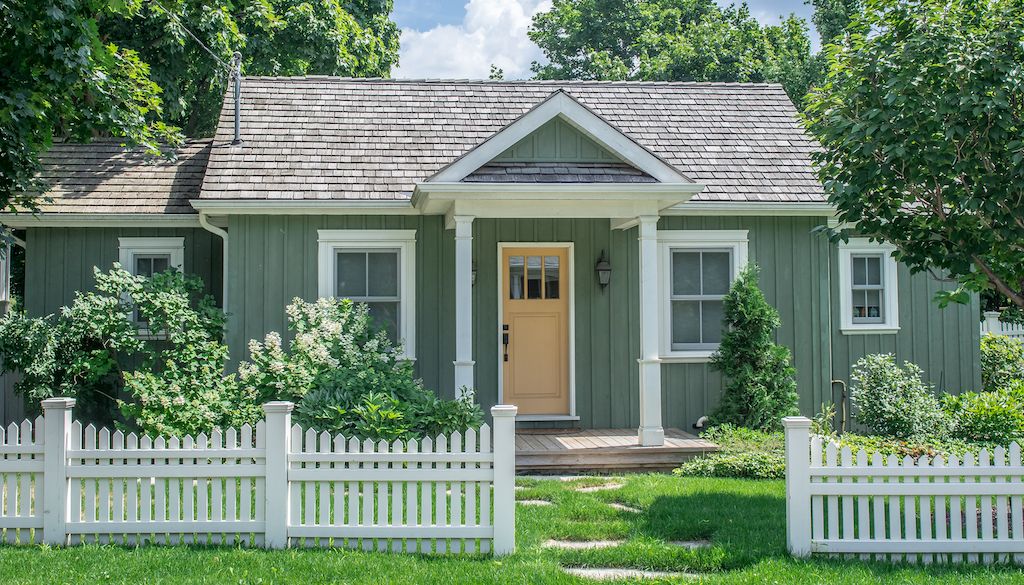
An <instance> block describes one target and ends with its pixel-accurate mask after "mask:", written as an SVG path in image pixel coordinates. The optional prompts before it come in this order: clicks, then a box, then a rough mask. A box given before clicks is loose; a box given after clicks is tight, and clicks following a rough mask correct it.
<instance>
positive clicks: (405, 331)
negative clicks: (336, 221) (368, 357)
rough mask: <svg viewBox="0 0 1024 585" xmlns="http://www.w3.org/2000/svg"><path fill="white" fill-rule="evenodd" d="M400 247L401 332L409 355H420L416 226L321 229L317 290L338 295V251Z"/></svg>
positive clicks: (412, 357)
mask: <svg viewBox="0 0 1024 585" xmlns="http://www.w3.org/2000/svg"><path fill="white" fill-rule="evenodd" d="M340 249H349V250H367V249H387V250H397V251H398V253H399V254H398V262H399V266H398V290H399V299H400V300H399V336H400V337H401V340H402V348H403V351H404V357H405V358H406V359H410V360H413V359H416V230H317V294H318V295H319V296H320V297H332V296H334V292H335V291H334V283H335V281H336V278H335V270H336V263H335V262H334V254H335V251H337V250H340Z"/></svg>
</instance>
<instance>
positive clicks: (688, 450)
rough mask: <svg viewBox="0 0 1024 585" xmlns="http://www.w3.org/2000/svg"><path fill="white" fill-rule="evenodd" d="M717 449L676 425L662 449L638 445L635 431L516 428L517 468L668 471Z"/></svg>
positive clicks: (669, 432) (551, 470) (523, 469)
mask: <svg viewBox="0 0 1024 585" xmlns="http://www.w3.org/2000/svg"><path fill="white" fill-rule="evenodd" d="M717 449H718V447H717V446H716V445H715V444H714V443H710V442H708V441H705V440H703V439H701V438H699V437H695V436H693V435H691V434H689V433H685V432H683V431H681V430H679V429H665V445H664V446H662V447H641V446H640V445H638V444H637V436H636V429H587V430H579V429H518V430H516V470H517V471H519V472H524V471H529V472H542V473H562V472H580V471H627V470H631V471H668V470H671V469H672V468H674V467H677V466H678V465H679V464H680V463H682V462H683V461H686V460H687V459H690V458H693V457H695V456H697V455H701V454H704V453H710V452H712V451H715V450H717Z"/></svg>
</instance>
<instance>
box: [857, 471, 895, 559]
mask: <svg viewBox="0 0 1024 585" xmlns="http://www.w3.org/2000/svg"><path fill="white" fill-rule="evenodd" d="M861 452H862V453H863V451H861ZM858 465H859V464H858ZM871 466H872V467H875V468H879V467H882V454H881V453H878V452H877V451H876V452H875V453H874V454H872V455H871ZM884 482H885V477H884V476H879V475H876V476H874V477H873V478H872V480H871V483H872V484H874V485H877V484H879V483H884ZM871 500H872V501H871V508H872V510H871V511H872V512H873V514H874V531H873V532H872V534H871V539H873V540H876V541H877V540H887V539H888V538H889V535H888V534H887V533H886V526H885V496H879V495H876V496H874V497H873V498H872V499H871ZM884 558H885V555H883V554H881V553H879V554H876V555H875V560H876V561H881V560H883V559H884Z"/></svg>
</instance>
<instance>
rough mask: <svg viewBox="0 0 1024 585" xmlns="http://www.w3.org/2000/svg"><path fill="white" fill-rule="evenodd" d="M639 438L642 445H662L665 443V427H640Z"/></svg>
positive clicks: (638, 430)
mask: <svg viewBox="0 0 1024 585" xmlns="http://www.w3.org/2000/svg"><path fill="white" fill-rule="evenodd" d="M637 438H638V439H639V440H640V446H641V447H661V446H663V445H664V444H665V429H663V428H662V427H640V428H639V429H637Z"/></svg>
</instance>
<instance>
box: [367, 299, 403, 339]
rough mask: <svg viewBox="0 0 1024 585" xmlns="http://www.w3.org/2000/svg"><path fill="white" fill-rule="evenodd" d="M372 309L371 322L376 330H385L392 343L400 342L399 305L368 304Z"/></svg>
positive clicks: (392, 303) (391, 303)
mask: <svg viewBox="0 0 1024 585" xmlns="http://www.w3.org/2000/svg"><path fill="white" fill-rule="evenodd" d="M366 305H367V306H368V307H369V309H370V320H371V322H372V325H373V327H374V328H375V329H378V330H379V329H383V330H384V331H385V332H387V334H388V338H389V339H391V341H394V342H398V341H400V340H399V339H398V318H399V313H398V303H397V302H373V303H366Z"/></svg>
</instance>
